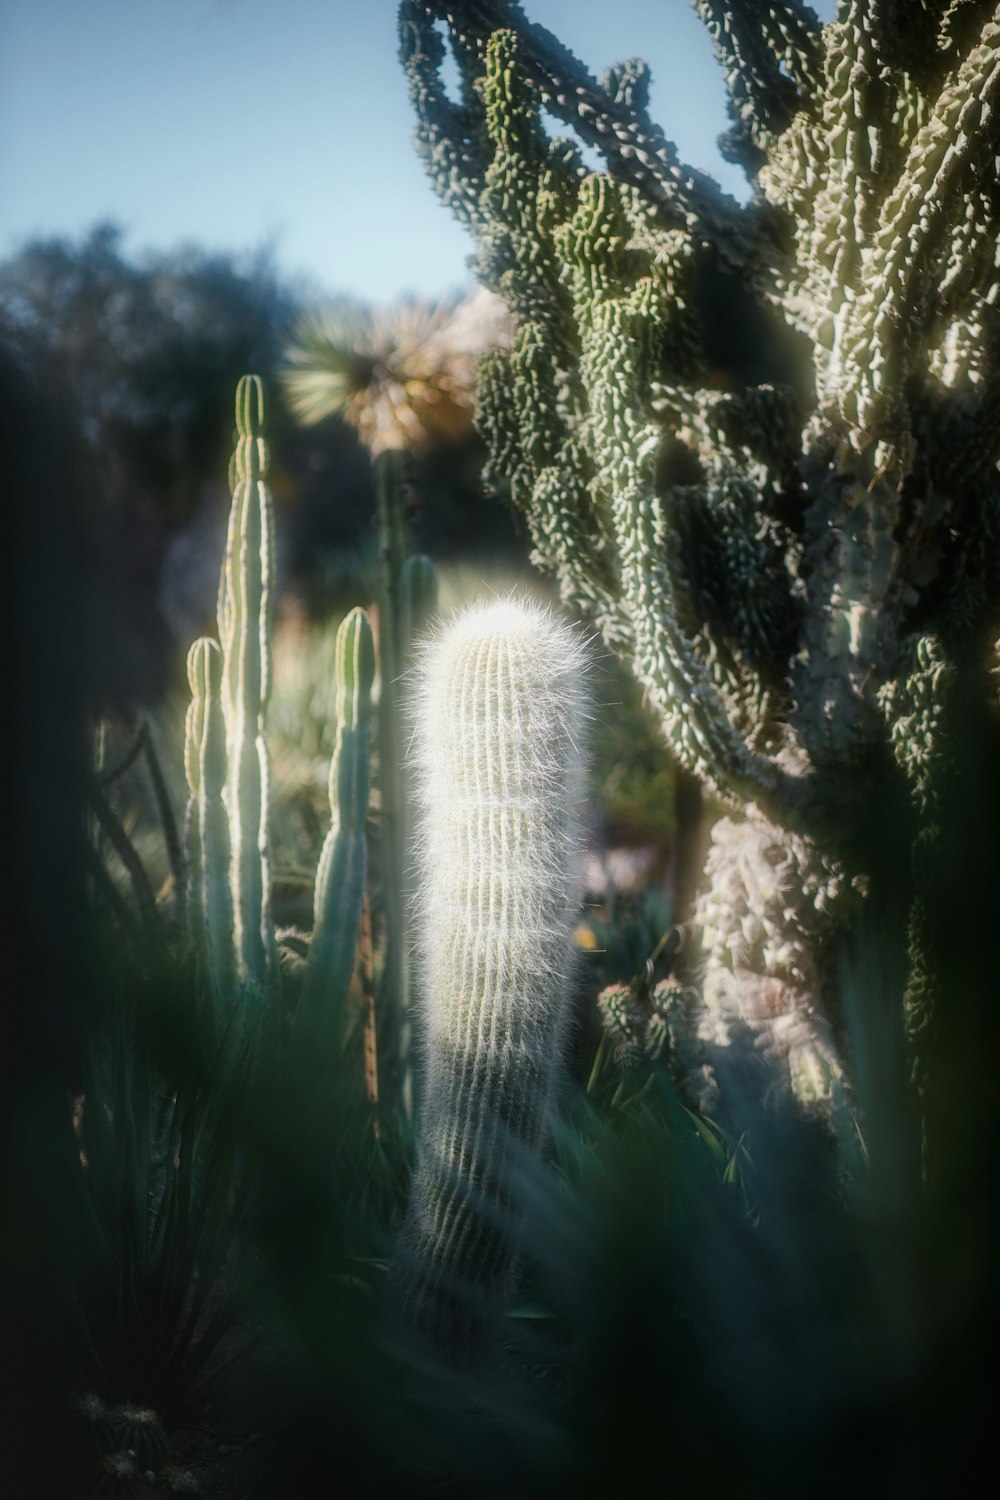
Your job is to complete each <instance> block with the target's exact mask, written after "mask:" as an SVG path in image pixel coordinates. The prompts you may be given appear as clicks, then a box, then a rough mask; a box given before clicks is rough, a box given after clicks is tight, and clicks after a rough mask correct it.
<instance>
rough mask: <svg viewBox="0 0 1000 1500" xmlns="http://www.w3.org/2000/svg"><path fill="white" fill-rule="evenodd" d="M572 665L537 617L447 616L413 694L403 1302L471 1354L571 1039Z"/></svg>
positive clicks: (579, 675)
mask: <svg viewBox="0 0 1000 1500" xmlns="http://www.w3.org/2000/svg"><path fill="white" fill-rule="evenodd" d="M583 669H584V657H583V651H582V647H581V645H580V643H579V640H578V639H577V637H576V636H575V634H574V633H573V632H572V631H571V630H570V629H569V628H568V627H567V626H566V625H564V624H563V623H562V622H561V621H560V620H558V619H557V618H556V617H555V616H554V615H552V614H551V613H550V612H549V611H547V610H543V609H541V608H540V607H538V606H531V605H527V604H523V603H519V602H517V601H514V600H510V601H503V602H500V603H497V604H488V605H480V606H476V607H473V608H471V609H469V610H467V611H466V612H465V613H464V614H462V615H460V616H458V617H457V618H456V619H455V620H454V621H453V622H452V623H451V625H450V626H448V627H446V628H445V629H444V630H443V631H442V633H441V635H440V636H439V637H438V638H437V639H436V640H434V641H432V642H431V643H430V645H429V646H428V648H427V650H426V652H425V655H424V657H423V659H422V662H421V665H420V669H419V677H418V686H417V690H416V707H415V733H414V754H415V763H416V771H417V778H418V784H419V788H420V806H421V824H420V838H419V841H418V842H419V848H420V869H421V882H420V895H419V911H420V927H419V940H420V1003H421V1011H422V1020H423V1028H422V1034H423V1039H424V1046H425V1052H426V1090H425V1094H424V1098H423V1105H422V1120H421V1131H420V1151H419V1165H418V1169H417V1173H416V1177H415V1181H414V1189H413V1197H412V1200H411V1204H410V1210H409V1213H408V1217H407V1222H406V1226H405V1228H404V1232H403V1238H402V1244H401V1253H402V1259H401V1261H400V1263H399V1268H398V1291H399V1295H400V1298H401V1301H402V1309H401V1311H402V1316H403V1319H404V1322H405V1323H406V1324H408V1325H409V1326H410V1327H411V1328H412V1329H413V1330H414V1331H415V1332H416V1333H417V1334H419V1335H420V1336H423V1337H427V1338H429V1339H430V1340H431V1341H433V1342H436V1343H440V1344H444V1345H447V1346H456V1345H457V1346H459V1347H464V1346H466V1345H467V1344H469V1343H470V1342H472V1343H475V1342H476V1340H477V1339H478V1336H479V1335H478V1333H477V1331H476V1330H477V1328H478V1327H479V1319H480V1317H481V1316H482V1315H483V1314H484V1312H485V1311H486V1310H487V1309H488V1308H489V1307H490V1306H491V1305H492V1304H494V1303H495V1302H496V1300H497V1299H499V1298H501V1297H502V1296H503V1295H505V1293H506V1292H507V1291H508V1290H509V1287H510V1281H511V1277H512V1274H513V1266H514V1255H513V1247H512V1242H511V1234H510V1231H511V1229H512V1220H513V1218H515V1217H516V1215H515V1213H514V1208H513V1198H514V1185H515V1180H516V1175H517V1172H518V1170H519V1168H520V1167H521V1166H522V1165H523V1164H524V1162H525V1160H526V1159H530V1158H531V1157H532V1155H533V1154H534V1153H535V1152H537V1150H538V1149H539V1146H540V1144H541V1142H542V1139H543V1136H544V1133H545V1129H546V1124H547V1115H548V1109H549V1103H550V1099H551V1095H552V1091H553V1088H554V1084H555V1077H556V1070H557V1067H558V1063H559V1058H560V1054H561V1050H562V1045H563V1040H564V1035H565V1028H566V1023H567V999H568V993H569V977H570V974H571V972H572V944H571V940H570V927H571V922H572V917H573V915H574V911H575V902H576V893H577V860H578V854H579V850H578V842H579V833H578V826H577V817H576V804H577V798H578V795H579V792H580V789H581V746H582V733H583V721H584V670H583Z"/></svg>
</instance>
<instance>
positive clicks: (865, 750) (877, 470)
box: [400, 0, 1000, 1107]
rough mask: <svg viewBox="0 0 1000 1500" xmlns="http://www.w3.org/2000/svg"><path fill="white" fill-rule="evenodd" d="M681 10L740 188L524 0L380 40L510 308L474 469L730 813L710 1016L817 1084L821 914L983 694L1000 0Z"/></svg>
mask: <svg viewBox="0 0 1000 1500" xmlns="http://www.w3.org/2000/svg"><path fill="white" fill-rule="evenodd" d="M529 8H530V7H529ZM695 8H696V10H697V11H698V13H699V14H700V16H701V17H702V18H703V20H704V21H705V22H706V24H707V26H708V29H709V32H710V34H711V36H712V39H713V42H714V45H715V49H716V52H717V55H718V57H719V60H720V62H721V64H722V67H723V69H724V72H725V77H726V82H727V85H728V89H729V95H730V107H731V116H732V122H733V128H732V130H731V132H730V134H729V135H728V137H727V138H726V143H725V146H726V150H727V152H728V154H729V155H730V157H731V158H732V159H733V160H735V161H737V162H739V163H740V164H741V166H742V167H743V168H744V170H745V171H746V173H747V175H748V178H749V180H750V185H751V188H752V196H751V198H750V201H749V202H747V203H746V204H745V205H741V204H739V203H737V202H736V201H735V200H733V199H732V198H730V197H728V196H727V195H726V194H724V193H723V192H721V191H720V190H719V188H718V187H717V186H716V185H715V184H714V183H713V182H712V181H711V179H710V178H708V177H707V176H706V175H705V174H703V173H701V172H699V171H696V170H694V169H692V168H691V167H689V166H687V165H685V164H684V163H683V162H682V161H681V160H680V159H679V156H678V153H677V151H676V148H675V147H674V146H673V145H672V143H671V142H670V141H669V140H668V139H667V137H666V136H665V135H664V134H663V132H662V131H661V130H660V129H659V127H658V126H657V125H656V124H655V123H654V122H653V120H652V119H651V117H650V114H649V71H648V69H647V68H646V66H645V65H644V64H642V63H640V62H637V61H636V60H634V59H633V60H629V61H628V62H626V63H621V64H617V65H615V66H613V67H610V68H608V69H607V71H606V72H605V73H604V74H603V76H601V77H600V78H598V77H595V76H593V75H592V74H591V73H590V72H589V71H588V70H587V68H586V67H585V66H584V65H583V64H582V63H581V62H580V61H579V60H578V59H577V58H576V57H574V56H573V55H572V53H571V52H570V51H569V50H568V49H567V48H566V47H564V46H562V45H561V44H560V42H559V41H558V40H557V39H556V38H555V37H554V36H552V35H550V34H549V33H548V32H547V31H545V30H544V28H543V27H541V26H539V25H536V24H532V22H531V21H530V20H529V19H528V17H527V16H526V14H525V11H524V9H523V8H522V5H521V4H520V3H518V0H469V3H465V4H462V5H454V4H451V3H446V0H403V3H402V4H401V7H400V38H401V54H402V60H403V64H404V67H405V69H406V72H407V76H408V79H409V83H410V89H411V97H412V100H413V105H414V108H415V111H416V115H417V120H418V130H417V145H418V149H419V151H420V153H421V155H422V157H423V159H424V161H425V163H426V166H427V168H428V171H429V174H430V176H431V179H432V182H433V184H434V186H435V188H436V190H437V191H438V193H439V195H440V197H441V198H442V200H443V201H444V203H445V204H446V205H447V206H448V207H449V208H450V209H452V210H453V211H454V213H455V214H456V215H457V217H458V218H459V219H460V220H461V221H462V222H463V223H464V225H465V226H466V227H467V228H468V229H469V231H470V233H471V234H472V236H473V237H474V239H475V241H476V246H477V271H478V274H479V277H480V279H481V281H482V282H483V283H484V284H485V285H486V286H488V287H490V288H491V289H492V290H494V291H496V292H498V293H499V294H500V295H501V296H502V297H503V298H504V299H505V301H506V302H507V304H508V306H509V308H510V309H511V312H512V315H513V320H514V334H513V339H512V343H511V346H510V348H509V349H498V350H495V351H492V352H491V353H489V354H488V355H487V356H486V357H485V359H484V360H483V362H482V364H481V366H480V373H479V384H478V415H477V421H478V424H479V427H480V430H481V432H482V434H483V436H484V438H485V440H486V443H487V446H488V450H489V457H488V467H487V476H488V478H489V479H490V480H491V482H492V483H493V484H494V486H495V487H496V488H498V489H499V490H501V491H502V492H504V493H506V494H507V495H509V496H510V498H511V500H512V501H513V503H514V505H515V506H516V507H518V509H519V510H520V511H521V512H522V513H523V514H524V516H525V519H526V522H527V526H528V528H529V531H530V535H531V538H532V541H533V544H534V549H535V550H534V555H535V560H536V562H537V563H538V565H539V566H540V567H542V568H543V569H544V570H546V571H548V572H550V573H552V574H554V575H555V577H556V578H557V579H558V581H559V584H560V587H561V590H562V594H563V597H564V599H565V600H566V601H567V602H569V603H571V604H572V605H573V606H574V607H575V608H577V609H579V610H581V611H582V612H584V613H586V614H588V615H589V616H590V617H591V618H592V619H593V620H594V621H595V622H596V623H597V625H598V626H599V628H600V630H601V632H602V633H603V635H604V637H605V639H606V641H607V642H608V644H609V646H611V647H612V648H613V649H614V650H616V651H618V652H619V653H620V654H621V655H622V656H624V657H625V658H626V659H627V660H628V661H629V662H630V664H631V666H632V669H633V671H634V673H635V675H636V677H637V678H638V680H639V681H640V682H641V683H642V685H643V687H644V689H645V691H646V694H647V696H648V700H649V702H650V703H651V705H652V706H653V708H654V709H655V711H656V712H657V714H658V717H659V718H660V721H661V723H662V727H663V732H664V737H665V740H666V742H667V745H668V747H669V749H670V750H671V752H672V753H673V754H674V755H675V756H676V758H677V760H678V761H679V762H680V763H681V764H682V765H683V766H684V767H686V769H687V770H688V771H690V772H692V773H694V774H695V775H696V776H697V777H698V778H699V779H701V780H702V781H703V782H704V783H706V784H707V785H708V786H709V787H711V788H712V790H713V792H714V793H715V796H716V797H717V799H718V800H719V801H721V803H722V804H723V805H724V807H725V809H726V815H725V817H724V818H722V819H721V820H720V822H719V823H718V824H717V827H716V830H715V833H714V835H713V840H714V848H713V856H712V859H711V861H710V870H709V890H708V891H707V892H706V893H705V896H704V898H703V900H702V902H701V904H700V906H699V907H698V909H697V911H696V913H695V926H699V925H700V926H702V927H704V929H705V938H706V941H705V944H704V949H703V969H704V997H703V998H704V1008H705V1017H704V1023H703V1030H704V1033H705V1037H706V1041H708V1040H709V1039H714V1044H718V1043H719V1039H720V1038H721V1037H722V1036H723V1034H726V1035H729V1034H730V1032H731V1033H732V1035H733V1036H735V1035H736V1034H737V1032H738V1033H739V1034H741V1035H743V1034H745V1032H746V1028H747V1027H749V1028H750V1030H751V1031H752V1032H753V1033H754V1034H755V1035H756V1036H757V1038H758V1040H760V1039H763V1038H764V1033H765V1032H768V1033H769V1040H768V1048H769V1050H770V1051H771V1053H772V1054H773V1057H774V1062H775V1069H776V1076H777V1074H780V1072H781V1070H782V1069H783V1068H784V1070H785V1079H784V1086H785V1087H786V1088H787V1087H789V1086H790V1087H791V1089H792V1090H793V1091H794V1092H795V1093H796V1094H797V1095H798V1096H799V1098H800V1099H802V1100H803V1102H804V1103H808V1104H809V1105H810V1107H824V1105H825V1104H832V1100H833V1094H834V1093H835V1092H836V1089H837V1079H838V1077H839V1076H840V1071H841V1070H840V1066H839V1064H836V1063H835V1062H834V1061H833V1059H832V1054H831V1044H830V1029H829V1025H828V1024H827V1020H826V1019H824V1017H823V1015H822V1010H823V1007H824V1005H825V1003H826V999H827V993H826V992H827V990H828V989H829V988H830V983H829V982H830V980H831V977H832V976H833V974H834V971H835V963H834V961H833V953H832V942H831V940H832V939H833V937H834V935H835V934H836V932H837V930H838V928H842V927H844V926H845V925H846V924H848V923H850V922H852V921H853V920H854V919H855V916H856V913H857V910H858V903H859V899H861V892H862V891H863V889H864V888H865V887H866V886H867V890H868V897H867V898H865V899H869V900H872V901H875V902H878V901H883V900H884V901H886V902H887V903H888V902H890V901H891V897H892V892H891V891H890V890H889V889H888V888H889V887H890V886H892V885H893V881H894V878H895V880H896V882H897V883H898V878H899V876H900V875H901V876H902V877H903V878H904V879H909V877H910V873H911V870H910V867H911V864H912V860H911V853H912V851H913V850H915V849H916V848H917V847H920V846H926V842H927V827H926V824H927V820H928V816H929V815H928V807H929V803H928V796H929V792H928V778H931V779H936V780H937V782H938V784H939V785H940V784H941V779H942V778H946V777H947V774H948V771H947V756H946V755H945V754H944V753H940V747H941V746H942V744H943V743H944V741H943V740H942V738H941V734H940V733H939V730H940V726H941V722H942V719H943V718H946V717H947V716H948V715H949V712H950V711H951V709H950V704H951V702H952V699H953V693H952V686H953V682H954V679H955V669H956V668H957V667H958V666H959V665H960V664H963V665H967V664H968V663H969V662H972V661H980V662H981V663H982V670H981V671H980V679H981V680H980V682H979V685H978V689H977V691H979V692H980V694H981V696H982V698H983V699H985V698H986V697H988V696H990V695H991V689H990V687H989V685H988V683H987V680H986V677H987V674H986V667H985V663H986V661H987V659H988V654H989V652H988V648H989V646H990V644H991V643H992V642H993V641H994V640H995V638H996V613H997V607H998V603H1000V595H998V588H997V579H998V578H1000V566H998V563H1000V551H998V545H1000V476H998V460H1000V418H998V413H1000V400H998V395H1000V321H998V320H1000V313H998V301H1000V254H998V251H997V242H998V229H1000V177H998V171H997V161H998V159H1000V158H998V154H997V153H998V148H1000V13H998V12H997V8H996V5H995V4H994V3H993V0H908V3H905V4H904V3H903V0H839V3H838V6H837V12H836V19H835V20H834V21H833V22H832V23H830V24H828V25H825V26H821V25H820V23H819V21H818V19H817V18H816V16H815V15H814V13H813V12H812V10H811V9H810V7H809V6H808V5H806V4H805V3H803V0H695ZM665 24H669V22H668V21H667V20H666V19H665ZM446 45H450V51H451V56H452V60H453V62H454V64H455V65H456V67H457V71H458V87H457V89H452V88H450V87H448V86H446V84H445V80H444V75H443V72H442V63H443V61H444V58H445V50H446ZM543 109H544V110H545V111H547V112H548V115H549V116H550V117H553V116H554V117H555V118H556V119H557V120H559V121H561V122H562V123H563V124H565V125H566V126H567V127H568V129H569V130H570V131H571V132H573V135H574V136H575V137H576V138H577V139H576V140H574V139H569V138H562V137H557V138H552V137H550V136H549V134H548V133H547V131H546V129H545V126H544V123H543V115H542V110H543ZM577 141H582V143H583V144H584V145H586V146H588V147H590V148H591V149H593V150H596V151H597V152H598V153H599V154H600V155H601V156H602V157H603V159H604V161H605V163H606V167H607V170H606V171H603V172H589V171H588V170H587V169H586V167H585V165H584V163H583V160H582V158H581V155H580V152H579V149H578V144H577ZM922 659H925V665H923V666H921V665H920V662H921V660H922ZM904 721H905V723H906V724H908V725H909V726H910V729H911V730H912V733H913V735H915V736H916V739H917V743H916V744H913V743H906V742H907V741H908V740H910V739H911V735H910V734H909V733H908V732H904V729H903V727H902V726H903V724H904ZM887 785H888V790H889V795H888V796H887V795H886V789H887ZM935 795H936V794H935ZM931 800H932V801H933V797H931ZM890 805H891V806H892V807H893V808H896V807H900V808H904V807H906V806H908V808H909V812H908V813H907V814H905V815H901V818H900V827H899V828H897V829H894V830H893V832H892V838H893V839H894V840H895V841H897V843H896V845H895V847H896V858H895V871H896V875H895V877H891V876H889V875H886V874H885V873H884V872H885V871H886V870H887V869H888V868H889V867H890V866H891V865H892V864H893V861H892V860H890V859H888V858H887V857H886V855H885V850H884V848H882V847H880V840H881V841H882V842H883V843H884V833H885V828H886V823H885V821H884V820H883V821H882V823H880V822H879V814H880V813H881V812H882V810H883V809H884V808H885V807H887V806H890ZM907 818H908V819H909V821H906V820H907ZM877 827H881V829H882V833H881V834H876V833H875V832H874V830H875V829H876V828H877ZM879 869H881V870H882V871H883V877H882V884H881V886H879V884H878V881H877V880H876V879H875V872H876V871H878V870H879ZM914 879H915V881H916V884H917V885H918V887H919V879H917V877H916V876H915V877H914ZM921 899H922V898H921V895H920V891H919V888H918V890H917V892H916V894H915V897H914V900H915V901H916V902H917V904H918V905H919V903H920V901H921ZM918 925H919V924H918ZM929 994H930V991H929V989H928V987H927V984H926V983H925V981H924V979H921V980H920V981H919V982H918V983H916V984H911V986H910V991H909V997H908V1007H909V1010H908V1016H907V1021H906V1024H907V1027H908V1030H909V1034H910V1039H911V1042H912V1043H913V1044H914V1049H915V1053H914V1064H915V1066H917V1067H918V1068H919V1066H920V1065H919V1063H918V1062H917V1059H916V1050H919V1049H918V1039H919V1037H920V1036H921V1035H922V1034H923V1033H924V1032H925V1031H926V1026H927V1021H928V1017H927V1014H926V1006H927V1004H928V1003H929V1000H928V997H929ZM734 1022H739V1023H740V1024H739V1025H738V1026H733V1024H732V1023H734ZM765 1050H767V1049H765Z"/></svg>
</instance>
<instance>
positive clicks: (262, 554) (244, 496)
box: [219, 375, 277, 996]
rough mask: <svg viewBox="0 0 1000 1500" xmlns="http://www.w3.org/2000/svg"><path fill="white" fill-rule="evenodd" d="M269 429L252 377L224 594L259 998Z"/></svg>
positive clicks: (268, 960) (248, 958) (265, 916)
mask: <svg viewBox="0 0 1000 1500" xmlns="http://www.w3.org/2000/svg"><path fill="white" fill-rule="evenodd" d="M263 421H264V390H263V385H262V383H261V381H260V378H259V376H256V375H245V376H244V377H243V379H242V380H241V381H240V383H239V386H238V387H237V391H236V427H237V439H236V446H235V449H234V452H233V458H232V463H231V465H230V475H229V478H230V488H231V490H232V496H233V503H232V508H231V509H230V512H229V535H228V538H227V540H226V558H225V563H224V566H223V570H222V577H221V580H220V588H219V639H220V641H221V643H222V658H223V669H222V710H223V714H224V716H225V721H226V785H225V791H224V793H223V795H224V797H225V803H226V810H227V812H228V815H229V838H230V845H231V861H232V875H231V889H232V895H233V924H234V931H235V941H236V965H237V973H238V976H239V978H240V980H241V981H242V982H243V983H244V984H245V985H246V986H247V988H248V989H249V990H250V991H252V992H254V993H256V994H257V995H258V996H263V995H264V994H265V993H266V991H267V989H268V987H269V984H270V983H272V982H273V980H274V977H275V974H276V964H277V955H276V949H275V942H274V929H273V927H272V925H271V916H270V877H269V863H270V861H269V852H268V827H267V817H268V808H267V795H268V757H267V744H266V742H265V739H264V714H265V710H266V708H267V699H268V694H269V692H270V686H271V684H270V676H271V590H272V588H273V583H274V579H273V573H274V516H273V511H272V507H271V496H270V493H269V492H268V488H267V484H266V482H265V475H266V473H267V462H268V454H267V445H266V443H265V442H264V438H263V436H262V430H263Z"/></svg>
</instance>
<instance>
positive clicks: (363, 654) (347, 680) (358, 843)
mask: <svg viewBox="0 0 1000 1500" xmlns="http://www.w3.org/2000/svg"><path fill="white" fill-rule="evenodd" d="M336 676H337V740H336V745H335V747H334V752H333V759H332V761H331V762H330V810H331V814H332V817H331V823H330V831H329V833H328V834H327V836H326V840H325V842H324V844H323V850H322V853H321V855H320V861H319V866H318V869H317V872H316V895H315V920H314V925H313V935H312V941H311V942H310V945H309V959H308V963H307V965H306V973H305V980H304V983H303V988H302V995H301V997H300V999H299V1007H298V1012H297V1019H296V1026H297V1027H298V1028H301V1030H302V1034H303V1035H304V1036H306V1037H307V1038H308V1039H309V1041H310V1042H311V1043H315V1041H316V1039H317V1037H320V1036H326V1035H329V1033H330V1031H331V1030H333V1031H334V1032H336V1031H337V1030H338V1029H342V1027H343V1024H344V1016H345V1007H346V1002H347V993H348V989H349V987H350V983H351V978H352V976H353V973H354V967H355V950H356V948H357V943H358V930H359V926H360V923H361V912H362V904H363V899H364V894H365V880H366V871H367V858H368V856H367V846H366V841H365V819H366V818H367V815H368V793H369V782H370V774H369V744H368V741H369V734H370V725H371V700H372V684H373V682H374V678H375V643H374V638H373V636H372V629H371V626H370V625H369V623H368V617H367V616H366V614H365V612H364V610H362V609H353V610H352V611H351V612H350V614H349V615H348V616H347V617H346V619H345V620H344V621H343V623H342V624H341V626H340V628H339V630H338V631H337V654H336Z"/></svg>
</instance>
